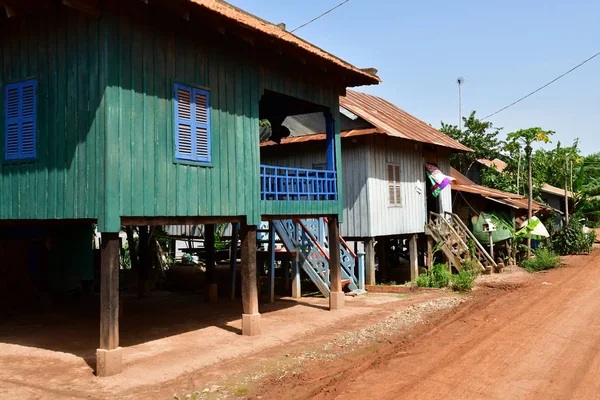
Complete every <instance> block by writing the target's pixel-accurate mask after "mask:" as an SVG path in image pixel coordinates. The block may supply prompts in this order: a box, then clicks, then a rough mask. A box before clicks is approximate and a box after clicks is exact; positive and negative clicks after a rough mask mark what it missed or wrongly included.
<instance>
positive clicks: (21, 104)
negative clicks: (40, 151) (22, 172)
mask: <svg viewBox="0 0 600 400" xmlns="http://www.w3.org/2000/svg"><path fill="white" fill-rule="evenodd" d="M4 104H5V117H6V126H5V141H4V158H5V159H6V160H30V159H34V158H35V157H36V144H37V82H36V80H35V79H30V80H28V81H24V82H18V83H13V84H10V85H7V86H6V88H5V99H4Z"/></svg>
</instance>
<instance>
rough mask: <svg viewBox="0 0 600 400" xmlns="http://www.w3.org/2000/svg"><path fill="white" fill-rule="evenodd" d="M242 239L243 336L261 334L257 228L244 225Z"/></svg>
mask: <svg viewBox="0 0 600 400" xmlns="http://www.w3.org/2000/svg"><path fill="white" fill-rule="evenodd" d="M240 231H241V232H240V233H241V239H242V262H241V269H242V308H243V314H242V335H244V336H254V335H258V334H260V330H261V327H260V314H259V313H258V285H257V283H256V226H249V225H246V223H243V224H242V226H241V229H240Z"/></svg>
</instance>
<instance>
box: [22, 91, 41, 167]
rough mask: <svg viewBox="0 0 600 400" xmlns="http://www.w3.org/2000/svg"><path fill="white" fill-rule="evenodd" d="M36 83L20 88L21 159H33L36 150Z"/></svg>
mask: <svg viewBox="0 0 600 400" xmlns="http://www.w3.org/2000/svg"><path fill="white" fill-rule="evenodd" d="M36 116H37V104H36V83H35V81H27V82H24V83H23V86H22V87H21V143H20V144H21V158H23V159H29V158H35V148H36Z"/></svg>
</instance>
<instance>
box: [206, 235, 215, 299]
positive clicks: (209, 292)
mask: <svg viewBox="0 0 600 400" xmlns="http://www.w3.org/2000/svg"><path fill="white" fill-rule="evenodd" d="M204 253H205V255H206V260H205V261H206V274H205V278H204V299H205V301H206V302H208V303H216V302H217V297H218V296H217V293H218V292H217V290H218V287H217V282H216V280H215V269H216V262H215V225H214V224H206V225H204Z"/></svg>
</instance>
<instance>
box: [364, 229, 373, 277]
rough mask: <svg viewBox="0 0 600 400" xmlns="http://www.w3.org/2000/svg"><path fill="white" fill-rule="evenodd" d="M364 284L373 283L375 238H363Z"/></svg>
mask: <svg viewBox="0 0 600 400" xmlns="http://www.w3.org/2000/svg"><path fill="white" fill-rule="evenodd" d="M365 270H366V271H365V275H366V282H365V283H366V284H367V285H375V238H368V239H367V240H365Z"/></svg>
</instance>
